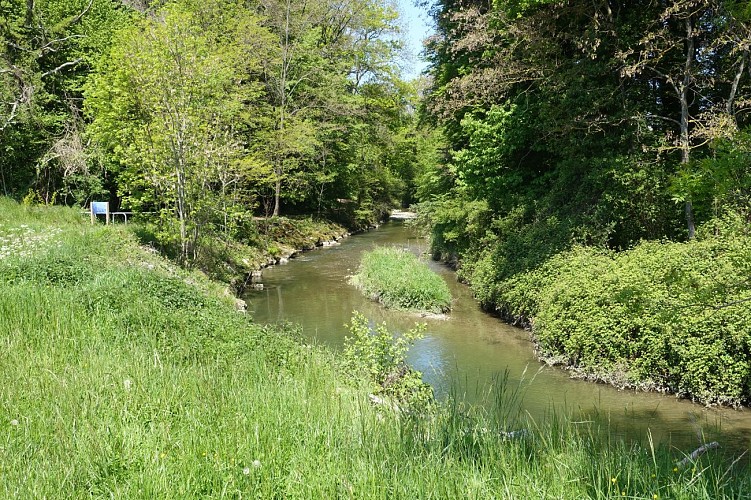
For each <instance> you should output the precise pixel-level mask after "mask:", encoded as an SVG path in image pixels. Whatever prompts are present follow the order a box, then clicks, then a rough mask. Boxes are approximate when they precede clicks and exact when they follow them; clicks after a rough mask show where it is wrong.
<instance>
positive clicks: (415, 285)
mask: <svg viewBox="0 0 751 500" xmlns="http://www.w3.org/2000/svg"><path fill="white" fill-rule="evenodd" d="M352 283H353V284H354V285H355V286H356V287H357V288H359V289H360V290H362V291H363V293H365V294H366V295H368V296H370V297H372V298H373V299H374V300H377V301H379V302H381V303H382V304H383V305H385V306H386V307H390V308H394V309H403V310H409V311H421V312H430V313H444V312H448V311H449V310H450V309H451V292H450V291H449V289H448V285H446V282H445V281H443V279H442V278H441V277H440V276H438V275H437V274H436V273H434V272H433V271H431V270H430V268H429V267H428V266H427V265H426V264H425V263H424V262H420V260H419V259H418V258H417V257H416V256H415V255H414V254H413V253H411V252H408V251H406V250H402V249H399V248H391V247H381V248H376V249H375V250H373V251H370V252H366V253H365V254H364V255H363V257H362V261H361V262H360V268H359V269H358V271H357V273H356V274H355V275H354V276H353V277H352Z"/></svg>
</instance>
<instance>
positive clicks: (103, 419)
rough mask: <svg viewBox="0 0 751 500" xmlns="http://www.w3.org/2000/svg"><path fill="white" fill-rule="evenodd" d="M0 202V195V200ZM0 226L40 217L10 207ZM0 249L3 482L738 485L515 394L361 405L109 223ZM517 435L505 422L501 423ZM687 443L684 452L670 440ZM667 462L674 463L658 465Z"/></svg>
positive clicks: (25, 492)
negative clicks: (12, 215)
mask: <svg viewBox="0 0 751 500" xmlns="http://www.w3.org/2000/svg"><path fill="white" fill-rule="evenodd" d="M2 203H5V202H2ZM2 223H3V224H6V225H7V224H14V225H20V224H28V225H31V224H32V223H33V224H38V225H39V228H43V226H44V223H43V221H41V220H37V219H33V218H29V216H27V215H23V214H22V216H19V217H18V220H15V221H9V219H7V218H3V219H2ZM49 227H50V228H51V227H60V228H62V231H61V232H60V233H59V234H58V235H56V237H55V238H56V240H55V241H59V242H60V246H57V245H55V246H54V247H49V246H39V247H38V248H37V250H36V251H35V252H34V253H33V254H31V255H29V256H25V257H23V258H20V257H18V255H13V256H10V257H8V258H6V259H2V260H0V497H2V498H16V497H18V498H44V497H47V498H81V497H91V496H94V497H117V498H194V497H255V498H336V497H345V498H405V499H406V498H409V499H413V498H427V497H432V498H452V499H453V498H572V499H574V498H576V499H578V498H622V497H621V494H623V495H624V496H625V497H626V498H654V497H653V496H654V495H658V497H659V498H686V499H694V498H723V497H725V498H742V497H743V496H744V495H745V494H747V492H748V491H751V474H748V472H749V471H748V468H747V466H746V465H743V464H742V463H740V462H739V463H735V464H732V459H733V457H730V456H728V457H725V456H724V455H723V454H722V453H717V452H710V453H707V454H706V455H705V456H704V457H702V458H700V459H699V460H698V461H697V463H696V464H690V465H689V466H688V467H686V468H684V469H678V468H677V467H676V461H677V460H680V459H681V458H683V455H682V453H680V452H678V451H675V450H667V449H661V448H656V449H654V450H653V449H650V448H649V447H647V448H645V447H641V446H636V445H633V446H632V445H626V444H624V443H622V442H620V441H611V439H610V438H609V434H608V432H607V427H606V426H605V425H604V424H598V423H596V422H595V423H589V424H586V425H581V424H578V425H574V424H571V423H570V422H569V420H568V419H567V418H566V417H565V415H550V416H549V417H548V418H545V419H543V420H542V421H533V420H531V419H529V418H528V417H525V416H524V414H523V413H520V412H519V411H518V408H519V407H518V395H519V393H520V391H523V390H524V388H523V387H521V386H520V387H510V386H509V385H508V382H505V381H501V382H499V384H498V387H497V390H496V391H495V392H494V394H496V395H498V401H497V403H496V404H495V406H494V408H495V409H494V410H491V411H486V410H482V409H480V408H478V407H469V406H464V405H462V404H460V403H451V402H449V403H446V404H445V405H443V406H441V407H439V408H438V409H437V410H436V411H435V412H430V413H427V414H424V415H423V414H400V413H398V412H395V411H393V410H390V409H387V408H384V407H378V406H373V405H372V404H371V403H370V401H369V398H368V392H369V389H370V388H369V387H368V386H367V383H366V382H364V381H359V380H352V379H348V378H347V377H345V375H344V371H343V370H342V369H340V361H339V358H338V355H335V354H333V353H332V352H330V351H326V350H323V349H319V348H317V347H310V346H306V345H305V344H303V343H301V342H300V341H298V340H296V336H295V332H294V330H293V329H290V328H262V327H259V326H258V325H254V324H253V323H252V322H251V320H250V319H249V318H248V317H247V316H245V315H242V314H240V313H238V312H237V311H235V310H234V308H233V304H232V301H231V300H230V299H228V298H226V297H223V296H222V295H221V293H220V292H221V289H220V288H219V287H216V286H214V285H212V284H211V283H208V282H207V281H206V280H205V279H203V278H202V277H201V276H200V275H198V274H195V273H187V272H185V271H182V270H179V269H177V268H175V267H173V266H171V265H170V264H169V263H167V262H165V261H163V260H161V259H160V258H159V257H157V256H155V255H153V254H151V253H148V252H145V251H143V250H141V249H139V248H138V246H137V245H136V244H135V240H134V239H133V238H132V237H131V236H130V235H129V234H128V233H127V232H125V231H124V228H122V227H119V228H117V227H116V228H113V227H109V228H104V227H101V226H94V227H91V226H89V225H88V224H83V223H81V224H78V223H77V222H74V221H67V222H60V221H55V222H54V224H52V225H50V226H49ZM520 429H525V430H526V432H524V433H521V434H515V435H514V437H508V434H505V432H507V431H515V430H520ZM686 451H690V450H686ZM674 469H675V470H674Z"/></svg>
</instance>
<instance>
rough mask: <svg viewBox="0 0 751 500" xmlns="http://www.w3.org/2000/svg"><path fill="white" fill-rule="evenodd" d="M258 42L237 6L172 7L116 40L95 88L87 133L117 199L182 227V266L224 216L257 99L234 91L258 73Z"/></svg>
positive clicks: (254, 92)
mask: <svg viewBox="0 0 751 500" xmlns="http://www.w3.org/2000/svg"><path fill="white" fill-rule="evenodd" d="M256 35H258V36H256ZM262 40H264V31H263V30H262V29H261V28H260V27H259V26H258V24H257V20H256V19H255V18H254V17H252V16H250V15H249V14H248V12H247V11H246V10H244V9H242V8H241V7H239V6H238V5H236V4H231V3H226V2H220V1H216V2H211V1H210V2H200V3H199V2H192V3H191V2H186V3H184V4H168V5H167V6H165V7H163V8H162V9H161V10H160V11H159V13H158V15H157V16H155V17H154V18H153V19H143V20H141V21H140V22H139V23H137V24H136V25H135V26H134V27H133V28H130V29H126V30H124V31H123V32H122V33H120V34H119V35H118V37H117V42H116V43H115V46H114V47H113V50H112V52H111V54H110V55H109V57H108V59H107V60H106V62H105V63H104V65H103V67H102V68H101V69H100V70H99V72H98V73H97V74H96V75H95V77H94V78H93V80H92V82H91V84H90V86H89V90H88V92H87V106H88V111H89V114H90V116H91V117H92V118H93V122H92V124H91V127H90V134H91V136H92V137H93V138H95V139H96V140H97V142H98V143H100V144H101V145H102V146H103V147H105V148H106V149H107V150H108V151H109V153H110V154H111V155H112V156H113V158H114V159H115V160H116V161H117V163H119V172H118V183H119V191H120V194H121V195H122V196H123V197H124V199H125V201H126V203H129V204H130V205H131V206H132V207H133V208H146V207H148V208H150V209H156V210H157V211H159V212H160V213H161V214H162V216H163V217H162V221H163V223H164V224H165V225H166V226H167V227H169V224H170V222H171V221H172V220H174V219H176V220H177V231H176V233H177V235H176V240H177V242H178V244H179V248H180V251H179V254H180V257H181V259H182V260H183V262H189V260H190V259H191V258H195V256H196V254H197V252H198V250H199V243H200V237H201V235H202V233H203V231H205V230H206V228H207V226H208V225H209V224H210V223H211V221H212V220H214V219H215V218H217V216H218V217H219V218H222V217H226V215H227V214H226V205H224V203H225V202H226V201H227V199H228V198H227V189H234V188H236V187H237V184H238V175H239V174H238V172H236V171H235V169H236V168H238V165H239V163H238V160H239V159H240V158H241V156H242V152H243V148H242V144H241V142H240V139H239V137H238V134H237V132H236V127H235V121H236V120H237V119H238V118H239V117H240V116H241V113H242V111H243V108H244V103H247V102H253V101H254V100H255V99H257V98H258V90H259V89H258V88H257V87H255V86H253V85H238V82H241V81H242V78H243V76H244V75H246V74H248V73H249V72H250V71H252V70H253V69H254V68H253V67H254V65H255V64H258V61H257V60H254V59H253V57H251V56H249V54H254V53H255V54H257V53H260V52H261V51H262V49H261V47H250V46H248V45H247V44H251V43H259V41H262ZM260 43H262V42H260ZM246 51H247V52H246ZM218 195H221V196H219V198H220V200H219V201H220V206H222V207H223V211H224V213H219V214H217V213H216V206H215V205H216V203H217V196H218ZM173 217H174V218H173Z"/></svg>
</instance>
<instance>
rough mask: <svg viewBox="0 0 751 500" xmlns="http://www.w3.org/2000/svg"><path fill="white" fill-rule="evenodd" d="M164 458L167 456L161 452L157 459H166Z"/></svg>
mask: <svg viewBox="0 0 751 500" xmlns="http://www.w3.org/2000/svg"><path fill="white" fill-rule="evenodd" d="M166 456H167V454H166V453H164V452H162V453H160V454H159V458H164V457H166Z"/></svg>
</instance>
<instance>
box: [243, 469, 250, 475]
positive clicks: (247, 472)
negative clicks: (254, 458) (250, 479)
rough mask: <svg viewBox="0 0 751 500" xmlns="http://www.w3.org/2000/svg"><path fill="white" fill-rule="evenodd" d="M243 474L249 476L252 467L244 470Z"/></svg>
mask: <svg viewBox="0 0 751 500" xmlns="http://www.w3.org/2000/svg"><path fill="white" fill-rule="evenodd" d="M243 474H245V475H246V476H247V475H249V474H250V467H245V468H244V469H243Z"/></svg>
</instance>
